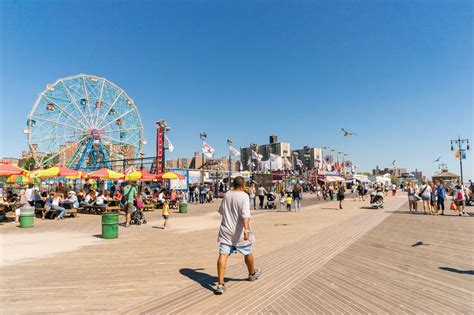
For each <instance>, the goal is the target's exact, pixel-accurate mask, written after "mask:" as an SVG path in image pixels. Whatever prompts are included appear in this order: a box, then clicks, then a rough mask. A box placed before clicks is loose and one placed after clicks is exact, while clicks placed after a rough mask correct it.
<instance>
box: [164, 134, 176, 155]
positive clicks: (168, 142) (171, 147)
mask: <svg viewBox="0 0 474 315" xmlns="http://www.w3.org/2000/svg"><path fill="white" fill-rule="evenodd" d="M165 145H166V147H167V148H168V150H169V151H170V152H173V150H174V145H173V144H172V143H171V141H170V139H168V136H166V135H165Z"/></svg>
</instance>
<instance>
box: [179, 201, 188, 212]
mask: <svg viewBox="0 0 474 315" xmlns="http://www.w3.org/2000/svg"><path fill="white" fill-rule="evenodd" d="M179 213H188V203H187V202H180V203H179Z"/></svg>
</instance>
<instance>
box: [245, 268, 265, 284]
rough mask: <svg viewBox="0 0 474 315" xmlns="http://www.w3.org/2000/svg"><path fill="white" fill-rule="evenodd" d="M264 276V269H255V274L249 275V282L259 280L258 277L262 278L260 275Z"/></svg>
mask: <svg viewBox="0 0 474 315" xmlns="http://www.w3.org/2000/svg"><path fill="white" fill-rule="evenodd" d="M261 274H262V268H255V269H254V270H253V274H251V275H249V279H248V280H249V281H255V280H257V279H258V277H260V275H261Z"/></svg>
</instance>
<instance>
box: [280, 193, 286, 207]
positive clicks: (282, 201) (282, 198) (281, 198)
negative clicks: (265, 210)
mask: <svg viewBox="0 0 474 315" xmlns="http://www.w3.org/2000/svg"><path fill="white" fill-rule="evenodd" d="M284 206H285V194H284V193H282V194H281V197H280V209H282V208H283V207H284Z"/></svg>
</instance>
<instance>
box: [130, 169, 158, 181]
mask: <svg viewBox="0 0 474 315" xmlns="http://www.w3.org/2000/svg"><path fill="white" fill-rule="evenodd" d="M125 180H133V181H137V180H142V181H152V180H156V174H152V173H149V172H147V171H135V172H131V173H128V174H126V175H125Z"/></svg>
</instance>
